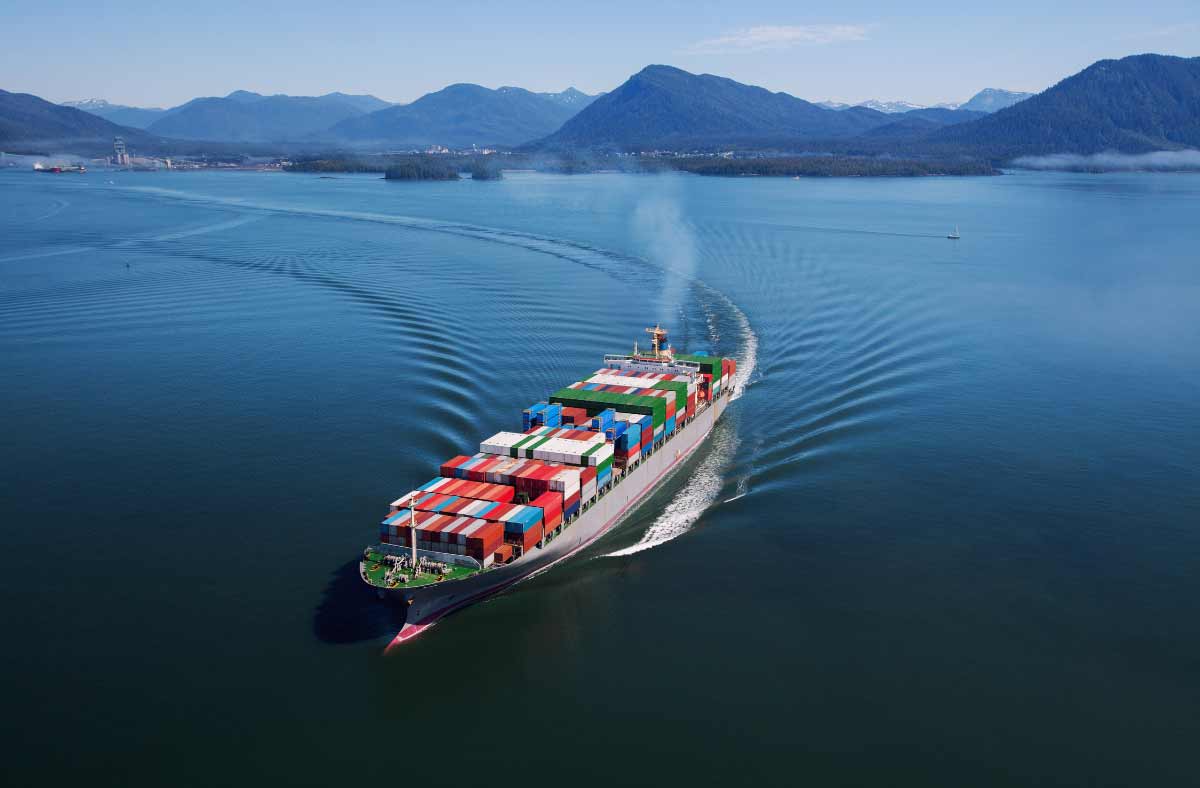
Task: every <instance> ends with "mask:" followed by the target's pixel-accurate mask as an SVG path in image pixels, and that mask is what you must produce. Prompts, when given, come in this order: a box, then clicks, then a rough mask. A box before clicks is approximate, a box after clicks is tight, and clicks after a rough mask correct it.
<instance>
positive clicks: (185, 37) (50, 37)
mask: <svg viewBox="0 0 1200 788" xmlns="http://www.w3.org/2000/svg"><path fill="white" fill-rule="evenodd" d="M967 5H970V4H964V3H961V2H954V3H950V2H939V1H937V0H933V1H930V0H909V2H908V3H880V2H861V1H860V0H843V2H839V3H828V4H826V7H827V8H828V9H829V10H816V9H815V8H814V7H813V5H812V4H808V3H798V2H795V1H794V0H793V1H792V2H753V0H743V1H742V2H730V0H726V2H722V3H706V2H653V1H652V0H651V1H649V2H647V1H646V0H643V1H642V2H624V0H610V1H609V2H589V3H579V4H572V3H566V2H557V3H556V2H520V1H519V0H517V1H515V2H507V3H498V2H487V3H483V2H474V1H473V0H456V1H455V2H448V3H436V2H421V3H411V4H409V3H402V2H395V0H393V1H392V2H378V3H374V2H372V3H353V2H350V3H346V2H343V3H337V2H327V3H315V2H309V1H308V0H300V1H299V2H288V3H282V2H270V1H269V2H254V0H250V1H249V2H228V1H227V0H208V1H207V2H188V3H183V2H177V0H162V1H161V2H155V3H132V2H127V3H119V2H115V3H114V2H105V0H92V1H91V2H54V0H46V2H40V3H13V4H10V5H9V6H8V10H5V11H4V12H3V13H0V18H2V19H3V24H0V88H4V89H6V90H10V91H20V92H26V93H34V94H37V95H40V96H42V97H44V98H47V99H49V100H52V101H66V100H71V99H81V98H93V97H98V98H105V99H108V100H109V101H112V102H115V103H122V104H133V105H136V106H170V105H173V104H178V103H181V102H183V101H185V100H187V99H189V98H193V97H195V96H211V95H224V94H226V93H228V92H230V91H232V90H235V89H238V88H243V89H247V90H254V91H258V92H260V93H291V94H295V95H315V94H320V93H326V92H329V91H332V90H342V91H345V92H349V93H374V94H375V95H377V96H379V97H381V98H385V99H388V100H391V101H411V100H412V99H415V98H417V97H419V96H421V95H422V94H424V93H426V92H429V91H431V90H437V89H439V88H441V87H444V86H445V85H447V84H450V83H453V82H477V83H480V84H483V85H487V86H489V87H499V86H501V85H518V86H521V87H525V88H529V89H531V90H560V89H563V88H565V87H567V86H568V85H574V86H576V87H578V88H580V89H581V90H584V91H587V92H589V93H591V92H595V91H598V90H611V89H612V88H614V87H616V86H617V85H619V84H620V83H621V82H622V81H624V80H625V79H626V78H627V77H628V76H629V75H630V74H632V73H633V72H635V71H637V70H638V69H640V68H642V67H643V66H645V65H647V64H649V63H668V64H671V65H675V66H679V67H680V68H684V69H687V70H689V71H694V72H708V73H712V74H720V75H722V76H728V77H732V78H734V79H737V80H739V81H742V82H749V83H752V84H757V85H762V86H764V87H767V88H770V89H772V90H783V91H787V92H788V93H792V94H793V95H796V96H800V97H801V98H806V99H810V100H820V99H826V98H836V99H841V100H850V101H859V100H863V99H868V98H883V99H908V100H911V101H916V102H918V103H935V102H938V101H947V100H962V99H965V98H967V97H969V96H970V95H971V94H973V93H974V92H975V91H977V90H979V89H980V88H983V87H1001V88H1009V89H1013V90H1041V89H1043V88H1045V87H1048V86H1049V85H1051V84H1053V83H1054V82H1056V81H1058V80H1059V79H1061V78H1063V77H1065V76H1068V75H1070V74H1072V73H1075V72H1076V71H1079V70H1080V69H1082V68H1084V67H1085V66H1087V65H1088V64H1089V63H1092V62H1093V61H1095V60H1098V59H1101V58H1106V57H1121V56H1124V55H1128V54H1134V53H1139V52H1160V53H1165V54H1177V55H1186V56H1195V55H1198V54H1200V4H1198V3H1197V2H1196V0H1188V1H1187V2H1181V1H1177V0H1162V1H1161V2H1159V1H1158V0H1149V1H1148V2H1141V3H1130V2H1128V0H1123V1H1122V2H1107V1H1106V0H1096V1H1094V2H1047V0H1039V2H1027V1H1026V0H1012V1H1011V2H1008V3H1006V4H1004V6H1003V8H1002V9H1000V8H999V5H1000V4H995V5H996V6H997V10H984V11H971V10H965V8H964V6H967Z"/></svg>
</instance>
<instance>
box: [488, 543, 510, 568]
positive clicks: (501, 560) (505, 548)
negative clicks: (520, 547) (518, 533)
mask: <svg viewBox="0 0 1200 788" xmlns="http://www.w3.org/2000/svg"><path fill="white" fill-rule="evenodd" d="M512 557H513V549H512V545H508V544H502V545H500V547H498V548H496V550H495V552H494V554H493V556H492V561H494V562H495V563H497V564H506V563H508V562H509V561H511V560H512Z"/></svg>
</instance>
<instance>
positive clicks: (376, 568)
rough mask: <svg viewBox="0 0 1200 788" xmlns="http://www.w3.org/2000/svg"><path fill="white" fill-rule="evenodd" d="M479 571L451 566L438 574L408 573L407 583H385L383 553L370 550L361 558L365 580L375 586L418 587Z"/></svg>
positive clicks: (386, 569)
mask: <svg viewBox="0 0 1200 788" xmlns="http://www.w3.org/2000/svg"><path fill="white" fill-rule="evenodd" d="M480 571H482V570H479V569H470V568H468V567H465V566H452V567H450V572H449V573H448V574H444V575H440V574H433V573H431V572H427V573H425V574H421V575H417V576H416V577H412V576H411V575H408V578H409V580H408V582H407V583H396V584H394V585H387V584H386V583H385V579H384V578H385V576H386V575H387V572H388V565H387V564H385V563H384V562H383V554H382V553H377V552H375V551H373V550H372V551H370V552H368V553H367V555H366V557H365V558H364V559H363V574H365V575H366V579H367V582H368V583H370V584H371V585H373V586H376V587H377V588H420V587H421V586H429V585H433V584H435V583H448V582H450V581H451V580H464V579H466V578H468V577H471V576H472V575H477V574H479V572H480Z"/></svg>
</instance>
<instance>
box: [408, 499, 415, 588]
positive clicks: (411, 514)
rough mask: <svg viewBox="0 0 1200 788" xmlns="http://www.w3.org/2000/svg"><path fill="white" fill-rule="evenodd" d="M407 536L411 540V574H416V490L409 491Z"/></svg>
mask: <svg viewBox="0 0 1200 788" xmlns="http://www.w3.org/2000/svg"><path fill="white" fill-rule="evenodd" d="M409 496H410V497H409V502H408V538H409V540H411V542H412V576H413V577H414V578H415V577H416V576H417V491H416V490H413V491H412V492H411V493H409Z"/></svg>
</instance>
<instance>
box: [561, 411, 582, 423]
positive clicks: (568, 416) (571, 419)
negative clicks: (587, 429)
mask: <svg viewBox="0 0 1200 788" xmlns="http://www.w3.org/2000/svg"><path fill="white" fill-rule="evenodd" d="M587 421H588V413H587V410H585V409H584V408H563V409H562V423H563V424H564V425H567V424H586V423H587Z"/></svg>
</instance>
